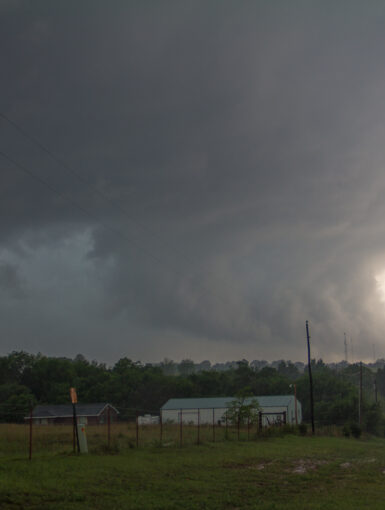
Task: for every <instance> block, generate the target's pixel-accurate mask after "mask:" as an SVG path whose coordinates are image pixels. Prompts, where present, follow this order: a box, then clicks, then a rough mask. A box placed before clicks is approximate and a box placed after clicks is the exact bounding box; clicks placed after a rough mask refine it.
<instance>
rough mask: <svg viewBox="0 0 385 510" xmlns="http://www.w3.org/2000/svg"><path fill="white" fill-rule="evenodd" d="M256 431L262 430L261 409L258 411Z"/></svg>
mask: <svg viewBox="0 0 385 510" xmlns="http://www.w3.org/2000/svg"><path fill="white" fill-rule="evenodd" d="M258 432H262V411H259V413H258Z"/></svg>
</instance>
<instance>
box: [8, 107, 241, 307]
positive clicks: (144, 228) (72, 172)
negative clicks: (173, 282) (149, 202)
mask: <svg viewBox="0 0 385 510" xmlns="http://www.w3.org/2000/svg"><path fill="white" fill-rule="evenodd" d="M0 117H1V118H3V119H4V120H5V121H6V122H8V124H10V125H11V126H13V127H14V128H15V129H16V130H17V131H18V132H19V133H20V134H21V135H22V136H24V137H25V138H26V139H27V140H29V141H30V142H31V143H32V144H34V145H35V146H36V147H38V148H39V149H41V150H42V151H43V152H44V153H46V154H47V155H48V156H50V157H51V159H52V160H53V161H54V162H55V163H56V164H57V165H59V166H60V167H61V168H63V169H64V170H65V171H66V172H67V173H69V174H70V175H72V176H73V177H75V178H76V179H77V180H78V181H79V182H81V183H82V184H84V185H85V186H87V187H88V188H89V190H90V191H91V192H92V193H94V194H95V195H97V196H99V197H100V198H102V199H104V200H105V201H106V202H107V203H108V204H110V205H111V206H113V207H114V208H115V209H117V210H118V211H119V212H121V213H123V214H124V215H125V217H126V218H127V219H129V220H130V221H131V222H132V223H133V224H134V225H136V226H137V227H138V228H139V229H141V230H142V231H143V232H144V233H148V234H150V235H151V236H153V237H156V238H158V239H160V240H161V241H162V242H163V243H164V239H163V238H162V237H161V235H160V234H159V233H158V232H156V231H154V230H152V229H150V228H148V226H145V225H143V224H142V223H141V222H139V221H137V220H136V219H135V218H133V217H132V215H130V214H129V213H128V212H127V210H126V209H125V208H124V207H122V206H121V205H119V204H118V203H116V202H115V201H113V200H111V199H110V197H108V196H107V195H106V194H105V193H103V192H102V191H100V190H99V188H97V187H96V186H95V185H93V184H92V183H90V182H89V181H88V180H87V179H85V178H84V177H83V176H82V175H80V174H79V173H78V172H76V171H75V170H74V169H73V168H71V167H70V166H69V165H68V164H67V163H66V162H65V161H64V160H63V159H61V158H59V157H58V156H56V154H55V153H54V152H53V151H52V150H50V149H49V148H48V147H47V146H46V145H45V144H43V143H42V142H41V141H40V140H38V139H37V138H36V137H34V136H32V135H31V134H30V133H29V132H28V131H27V130H26V129H24V128H23V127H21V126H20V125H19V124H18V123H16V122H15V121H14V120H12V119H11V118H9V117H8V116H7V115H6V114H5V113H3V112H0ZM8 159H9V158H8ZM31 174H32V172H29V175H31ZM39 180H40V182H41V183H44V184H45V185H46V186H48V187H49V188H50V189H51V190H52V191H54V192H55V193H57V192H56V190H54V189H53V187H52V186H51V185H49V183H47V182H45V181H44V180H43V179H40V178H39ZM57 194H58V193H57ZM59 195H60V196H61V197H62V198H64V199H66V198H65V197H66V196H65V195H64V194H62V193H60V194H59ZM69 201H71V202H72V203H73V204H74V205H75V206H76V207H77V208H78V209H80V210H82V212H83V213H85V214H88V215H90V216H92V213H91V212H89V211H86V210H85V209H84V208H82V207H81V206H78V205H77V204H75V203H74V202H73V200H71V199H70V200H69ZM98 221H99V220H98ZM102 226H104V228H107V229H109V230H112V228H111V227H110V228H109V227H108V226H107V225H105V224H102ZM113 230H114V231H115V233H119V234H120V235H123V236H124V233H123V232H118V229H115V228H114V229H113ZM130 240H132V238H130ZM163 246H164V244H163ZM167 248H168V249H169V247H167ZM172 251H173V252H174V253H176V254H178V255H179V256H180V257H182V258H183V259H184V260H186V261H187V262H188V264H189V265H191V264H193V263H195V262H196V261H195V259H193V258H191V257H188V256H187V257H186V254H185V253H184V252H182V251H181V250H179V249H175V248H174V249H172ZM147 254H148V255H149V256H151V257H152V258H153V259H154V260H157V261H158V262H160V263H161V264H163V265H167V264H165V263H164V261H163V260H162V259H161V258H159V257H156V256H155V255H153V254H151V252H148V251H147ZM167 267H168V269H169V270H170V267H169V266H168V265H167ZM171 272H174V273H175V274H177V275H179V276H183V278H186V274H185V273H182V272H180V271H177V270H176V269H174V268H173V269H172V270H171ZM198 275H199V269H198V271H197V273H195V275H194V273H193V274H190V275H187V279H191V278H193V277H194V276H198ZM198 286H199V287H200V288H201V289H203V290H204V292H202V293H201V294H200V295H199V296H197V299H201V298H202V297H203V296H205V295H207V294H211V295H212V296H213V297H215V298H217V299H218V300H220V301H222V302H223V303H227V304H231V305H232V303H231V302H230V301H229V300H227V299H224V298H223V297H222V296H219V295H218V294H216V293H214V292H213V291H212V290H211V289H209V288H207V287H205V286H203V285H202V284H198Z"/></svg>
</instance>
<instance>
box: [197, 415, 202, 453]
mask: <svg viewBox="0 0 385 510" xmlns="http://www.w3.org/2000/svg"><path fill="white" fill-rule="evenodd" d="M200 425H201V413H200V409H198V438H197V444H198V445H199V444H200Z"/></svg>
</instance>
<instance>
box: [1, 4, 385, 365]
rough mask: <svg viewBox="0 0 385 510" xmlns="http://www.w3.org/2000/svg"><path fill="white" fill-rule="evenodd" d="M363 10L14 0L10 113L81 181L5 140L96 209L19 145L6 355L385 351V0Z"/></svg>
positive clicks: (4, 266)
mask: <svg viewBox="0 0 385 510" xmlns="http://www.w3.org/2000/svg"><path fill="white" fill-rule="evenodd" d="M64 5H65V6H64ZM346 7H347V4H346V5H345V8H343V4H338V5H337V4H334V3H328V2H291V3H290V5H289V4H288V3H287V2H283V3H274V4H272V3H270V2H262V1H261V2H254V3H251V2H250V3H242V4H240V3H237V2H218V3H217V2H209V3H207V2H194V3H190V2H164V3H162V4H160V3H158V2H155V3H146V4H144V3H142V2H130V3H127V2H112V3H108V5H107V3H103V2H82V3H81V4H78V3H77V2H76V3H71V2H66V3H65V4H60V5H59V4H57V3H51V2H35V3H34V4H30V3H28V2H8V3H3V4H2V18H1V19H2V21H1V22H0V23H1V27H0V34H1V36H0V37H1V41H0V42H1V44H0V48H1V50H0V52H1V54H2V55H1V56H2V60H3V62H4V63H5V64H4V66H5V67H4V69H5V72H4V76H3V79H2V83H1V92H2V94H1V97H2V105H1V110H2V111H3V112H4V113H5V114H6V115H8V116H9V117H11V118H12V119H13V120H15V121H16V122H17V123H18V124H20V125H21V126H23V127H24V128H25V129H27V130H28V132H29V133H31V134H33V135H34V136H36V137H37V138H38V139H39V140H41V141H43V142H44V144H45V145H46V146H47V147H49V148H50V149H51V150H52V151H53V152H54V153H55V154H57V155H58V157H60V158H63V160H65V161H66V163H68V165H69V166H70V167H71V168H72V169H74V170H76V172H77V173H78V174H79V175H80V177H81V179H78V178H76V177H74V176H73V175H71V174H69V173H68V172H67V171H65V169H64V168H62V167H60V166H58V165H57V164H56V163H55V162H54V161H52V159H50V158H49V156H48V155H47V154H44V152H42V151H41V150H40V149H38V148H37V147H36V146H34V145H33V144H31V143H30V142H29V141H28V140H26V139H25V138H23V137H22V136H20V133H18V132H17V130H15V129H14V128H12V127H11V126H10V125H9V124H8V123H7V122H6V121H5V120H4V119H0V150H2V151H4V152H6V153H7V154H9V155H10V156H11V157H12V158H14V159H15V160H17V161H18V162H19V163H20V164H22V165H25V166H26V167H28V168H30V169H31V170H33V172H34V173H35V174H36V175H38V176H39V177H40V178H41V179H43V180H44V181H46V182H47V183H48V184H49V185H50V186H53V187H55V189H58V190H60V192H61V193H63V194H65V196H66V197H68V198H69V199H70V200H71V201H73V202H76V203H77V204H79V205H80V206H81V209H85V211H86V213H84V211H81V210H80V209H79V208H76V207H74V206H73V205H71V204H70V203H68V202H67V201H66V200H63V199H62V198H60V197H59V196H57V195H55V194H54V193H52V192H51V191H50V190H49V189H47V188H45V187H44V186H43V185H42V184H41V183H39V182H37V181H35V180H33V179H31V178H30V177H29V176H27V175H25V174H23V173H22V172H20V170H19V169H17V168H14V167H13V166H12V165H11V164H10V163H9V162H7V161H6V160H4V159H1V158H0V175H1V183H0V184H1V200H0V226H1V228H0V243H1V244H0V257H1V258H0V304H1V306H0V324H1V326H0V328H1V337H2V339H3V340H2V350H3V352H8V351H10V350H12V349H20V348H23V349H26V350H33V351H37V350H41V351H44V352H47V353H49V354H65V355H74V354H76V353H77V352H79V351H80V352H82V353H84V354H85V355H87V356H90V357H97V358H98V359H101V360H106V361H113V360H115V359H117V358H119V357H121V356H124V355H128V356H130V357H132V358H141V359H144V360H156V359H160V358H162V357H164V356H168V357H174V358H177V359H180V358H183V357H185V356H191V357H194V358H195V359H205V358H211V359H213V360H224V359H230V358H231V359H241V358H243V357H246V358H249V359H251V358H291V359H304V358H305V353H304V346H305V328H304V323H305V320H306V319H309V320H310V322H311V326H312V335H313V345H314V353H315V355H317V356H322V357H323V358H324V359H328V360H329V359H340V358H341V357H342V356H343V332H344V331H346V332H347V333H348V335H349V336H351V337H352V338H353V342H354V343H355V346H356V347H355V354H356V356H357V358H358V357H362V358H364V359H367V358H370V356H371V353H372V344H373V343H375V344H376V346H377V349H376V351H377V353H378V354H379V355H383V346H384V342H383V338H382V331H383V327H384V325H385V324H384V317H385V314H384V311H385V310H384V306H385V305H384V303H383V301H382V298H383V296H382V294H381V292H380V284H381V277H382V274H383V273H384V271H385V246H384V239H385V237H384V229H385V228H384V223H383V218H384V213H385V210H384V208H385V205H384V201H383V191H384V186H385V182H384V177H383V168H382V166H383V160H384V155H385V154H384V143H383V139H384V122H383V119H384V118H385V117H384V111H383V110H384V104H385V103H384V101H383V94H384V93H383V91H384V89H385V88H384V71H383V68H384V66H383V65H382V64H383V51H382V50H383V43H384V42H385V41H384V38H385V36H384V34H383V19H384V15H385V7H384V6H381V4H380V3H375V2H373V3H369V4H366V5H365V7H364V6H363V5H362V4H360V3H351V2H350V3H349V8H346ZM86 182H88V183H90V185H91V186H92V187H94V188H96V189H97V190H98V191H99V192H101V193H102V194H103V195H105V196H107V197H108V199H109V200H108V201H107V200H104V199H103V198H101V197H100V195H97V194H95V193H93V192H92V191H90V188H89V186H87V185H86V184H85V183H86ZM114 204H115V205H114ZM106 227H107V228H106ZM115 229H117V230H118V233H116V231H115Z"/></svg>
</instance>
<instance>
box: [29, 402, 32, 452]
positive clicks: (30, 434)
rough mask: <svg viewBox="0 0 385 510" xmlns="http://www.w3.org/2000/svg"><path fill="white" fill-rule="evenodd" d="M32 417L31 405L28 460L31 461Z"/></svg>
mask: <svg viewBox="0 0 385 510" xmlns="http://www.w3.org/2000/svg"><path fill="white" fill-rule="evenodd" d="M32 416H33V407H32V404H31V410H30V413H29V460H32Z"/></svg>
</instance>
